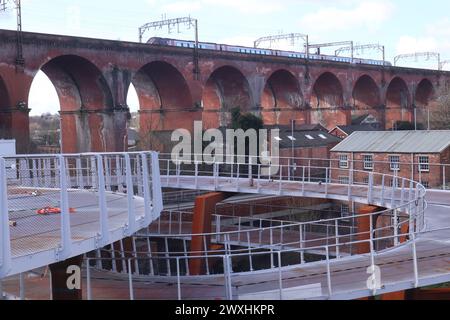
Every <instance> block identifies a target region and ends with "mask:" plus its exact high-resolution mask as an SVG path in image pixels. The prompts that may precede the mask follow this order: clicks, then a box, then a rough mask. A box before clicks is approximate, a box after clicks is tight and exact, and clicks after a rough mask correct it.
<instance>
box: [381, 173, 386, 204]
mask: <svg viewBox="0 0 450 320" xmlns="http://www.w3.org/2000/svg"><path fill="white" fill-rule="evenodd" d="M385 179H386V176H385V175H384V174H383V175H382V177H381V199H380V200H381V205H384V196H385V190H386V189H385V188H386V184H385Z"/></svg>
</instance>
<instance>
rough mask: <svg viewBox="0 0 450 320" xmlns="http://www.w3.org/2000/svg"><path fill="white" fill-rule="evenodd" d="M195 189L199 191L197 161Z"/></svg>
mask: <svg viewBox="0 0 450 320" xmlns="http://www.w3.org/2000/svg"><path fill="white" fill-rule="evenodd" d="M195 189H196V190H198V161H195Z"/></svg>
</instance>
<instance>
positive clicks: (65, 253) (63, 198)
mask: <svg viewBox="0 0 450 320" xmlns="http://www.w3.org/2000/svg"><path fill="white" fill-rule="evenodd" d="M58 159H59V168H60V202H61V204H60V206H61V248H60V251H59V253H58V254H59V257H58V260H60V261H61V260H65V259H66V258H67V257H69V256H70V254H71V252H72V235H71V227H70V211H69V196H68V192H67V170H66V161H65V158H64V157H63V156H62V155H60V156H58Z"/></svg>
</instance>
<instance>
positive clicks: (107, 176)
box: [98, 156, 112, 191]
mask: <svg viewBox="0 0 450 320" xmlns="http://www.w3.org/2000/svg"><path fill="white" fill-rule="evenodd" d="M104 159H105V165H104V168H105V177H104V180H105V181H106V190H108V191H111V190H112V189H111V170H110V166H109V158H108V157H106V156H105V157H104ZM98 171H100V168H99V169H98ZM99 188H100V186H99Z"/></svg>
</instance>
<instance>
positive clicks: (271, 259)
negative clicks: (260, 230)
mask: <svg viewBox="0 0 450 320" xmlns="http://www.w3.org/2000/svg"><path fill="white" fill-rule="evenodd" d="M270 268H271V269H273V268H275V264H274V261H273V228H272V227H271V228H270Z"/></svg>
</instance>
